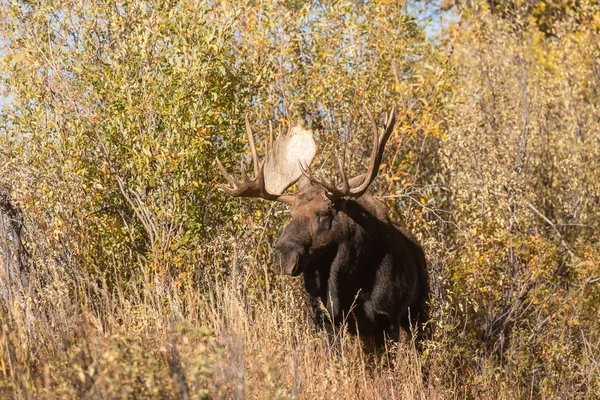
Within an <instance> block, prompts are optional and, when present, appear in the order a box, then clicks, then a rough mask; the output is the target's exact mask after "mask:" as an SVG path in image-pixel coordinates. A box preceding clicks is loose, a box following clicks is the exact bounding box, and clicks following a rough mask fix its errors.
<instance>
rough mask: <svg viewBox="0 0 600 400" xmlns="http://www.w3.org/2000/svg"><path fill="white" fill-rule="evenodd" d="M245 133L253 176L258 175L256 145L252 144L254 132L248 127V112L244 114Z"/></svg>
mask: <svg viewBox="0 0 600 400" xmlns="http://www.w3.org/2000/svg"><path fill="white" fill-rule="evenodd" d="M245 119H246V133H247V134H248V144H249V145H250V151H251V152H252V161H253V162H254V176H258V168H259V166H258V164H259V162H258V154H257V153H256V146H255V145H254V134H253V133H252V128H251V127H250V121H248V114H246V118H245Z"/></svg>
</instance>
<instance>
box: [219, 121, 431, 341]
mask: <svg viewBox="0 0 600 400" xmlns="http://www.w3.org/2000/svg"><path fill="white" fill-rule="evenodd" d="M366 111H367V114H368V117H369V119H370V123H371V126H372V130H373V147H372V151H371V159H370V162H369V167H368V170H367V172H366V173H365V174H362V175H358V176H356V177H354V178H351V179H348V178H347V176H346V172H345V170H344V164H343V162H340V161H339V160H338V168H339V174H340V178H341V179H340V181H341V182H340V183H339V184H335V183H334V182H333V181H332V180H326V179H323V178H320V177H317V176H315V175H314V174H313V172H312V171H311V169H310V163H311V161H312V159H313V158H314V156H315V154H316V145H315V142H314V139H313V135H312V132H311V131H308V130H305V129H303V128H301V127H299V126H296V127H294V128H292V129H291V130H290V132H289V133H288V134H287V135H286V136H284V137H282V138H281V137H280V138H278V140H277V141H276V142H275V143H273V137H272V134H271V140H270V143H271V146H270V147H271V149H270V151H268V154H267V156H266V157H265V158H264V159H263V160H259V159H258V156H257V151H256V147H255V143H254V135H253V133H252V129H251V128H250V124H249V122H248V119H247V118H246V130H247V134H248V141H249V146H250V150H251V153H252V160H253V163H254V173H255V177H254V178H249V177H248V175H247V174H246V172H245V168H244V166H243V165H242V171H241V172H242V179H241V180H237V179H235V178H234V177H232V176H231V175H230V174H229V173H228V172H227V171H226V170H225V168H224V167H223V165H222V164H221V162H220V161H219V160H218V159H217V166H218V167H219V169H220V171H221V173H222V174H223V176H224V177H225V178H226V179H227V182H228V184H227V185H221V188H222V189H223V190H224V191H225V192H226V193H228V194H229V195H231V196H234V197H259V198H263V199H266V200H272V201H279V202H283V203H285V204H288V205H289V206H290V207H291V220H290V222H289V223H288V224H287V226H286V227H285V228H284V229H283V233H282V235H281V237H280V238H279V239H278V240H277V242H276V244H275V258H276V262H275V266H274V268H273V269H274V270H275V272H279V273H282V274H287V275H292V276H298V275H300V274H303V275H304V285H305V288H306V291H307V292H308V293H309V295H310V297H311V304H312V307H313V309H314V314H313V315H314V318H315V323H316V324H317V325H318V326H322V324H323V323H326V324H330V323H333V324H339V323H341V322H347V323H348V325H347V326H348V329H349V331H351V332H353V333H358V334H359V335H360V336H361V337H363V338H372V339H374V340H375V342H376V343H378V344H381V343H383V340H384V338H385V337H388V338H391V339H393V340H398V339H399V335H400V330H399V327H402V328H403V329H404V330H406V331H407V332H408V333H409V334H410V331H411V326H412V327H414V328H415V329H416V332H417V333H419V334H420V333H421V332H422V328H423V325H424V323H425V322H426V320H427V318H428V313H427V300H428V297H429V279H428V273H427V269H426V262H425V255H424V253H423V249H422V248H421V246H420V245H419V244H418V242H417V240H416V239H415V238H414V236H413V235H411V234H410V233H409V232H407V231H406V230H405V229H403V228H402V227H400V226H398V225H396V224H394V223H393V222H392V221H391V220H390V218H389V217H388V214H387V209H386V207H385V205H383V204H382V203H381V202H380V201H378V200H377V199H376V198H375V197H374V196H373V195H371V194H370V193H369V192H368V191H367V189H368V188H369V185H370V184H371V182H372V181H373V180H374V179H375V177H376V176H377V173H378V171H379V166H380V164H381V161H382V157H383V150H384V148H385V144H386V142H387V140H388V139H389V137H390V135H391V133H392V131H393V128H394V124H395V121H396V117H395V113H394V110H393V109H392V111H391V112H390V113H389V115H386V118H385V126H384V130H383V134H382V135H379V133H378V128H377V123H376V121H375V119H374V118H373V115H372V114H371V113H370V112H369V110H368V109H367V110H366ZM296 182H298V185H297V187H298V192H297V194H295V195H284V194H283V192H284V191H285V190H286V189H288V188H289V187H290V186H292V185H293V184H294V183H296ZM319 302H322V304H323V305H325V307H324V309H325V310H326V311H327V314H328V315H325V314H324V312H323V311H321V310H322V309H323V307H319V305H320V304H319ZM325 316H326V318H325ZM419 336H420V335H419ZM417 339H418V337H417Z"/></svg>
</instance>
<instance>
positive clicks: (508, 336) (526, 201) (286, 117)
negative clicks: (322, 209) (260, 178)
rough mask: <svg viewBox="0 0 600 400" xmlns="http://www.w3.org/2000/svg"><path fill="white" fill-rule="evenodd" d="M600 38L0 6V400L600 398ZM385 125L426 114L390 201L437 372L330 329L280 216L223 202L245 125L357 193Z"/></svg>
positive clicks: (365, 20) (154, 4)
mask: <svg viewBox="0 0 600 400" xmlns="http://www.w3.org/2000/svg"><path fill="white" fill-rule="evenodd" d="M559 3H560V4H559ZM432 11H433V12H434V14H435V15H439V14H438V13H441V15H443V16H444V17H445V18H447V21H449V22H446V23H443V24H441V25H438V23H437V22H430V25H429V27H425V26H426V25H427V21H425V20H424V19H423V18H422V15H425V14H427V13H431V12H432ZM432 26H433V27H434V28H435V29H432ZM426 33H428V35H427V34H426ZM599 34H600V6H598V4H597V2H593V1H592V2H586V1H581V2H564V4H563V3H561V2H555V1H545V0H544V1H538V2H530V1H525V2H520V1H483V0H482V1H469V2H462V1H457V2H443V4H442V5H441V7H440V5H439V4H438V3H437V2H425V3H421V2H416V3H415V2H408V3H405V2H404V1H389V0H378V1H315V2H303V1H272V2H270V1H267V2H256V1H249V0H241V1H235V2H229V1H221V2H215V1H205V0H195V1H170V2H165V1H147V2H146V1H133V2H120V1H116V2H113V1H109V2H92V1H88V0H81V1H35V2H29V1H27V2H26V1H6V2H2V3H0V66H1V67H0V92H1V93H0V265H2V269H1V272H0V397H2V398H5V397H6V398H80V397H87V398H90V397H91V398H95V397H102V398H128V397H133V398H244V397H252V398H368V399H371V398H481V399H488V398H507V399H513V398H595V397H596V396H597V393H598V392H600V368H599V367H600V366H599V363H600V354H599V351H600V349H599V347H598V346H599V345H600V335H599V333H598V332H600V325H599V323H598V321H599V320H600V314H599V311H598V310H599V309H600V275H599V272H600V242H599V241H598V232H599V231H600V212H599V210H600V40H599ZM364 105H367V107H369V109H370V110H372V111H373V112H374V113H376V115H381V114H380V112H382V111H385V110H387V109H388V108H389V107H392V106H395V107H396V108H397V109H398V110H399V112H400V113H401V114H402V115H403V116H404V117H403V123H402V124H399V125H398V126H397V127H396V130H395V132H394V133H393V134H392V137H391V138H390V140H389V142H388V145H387V148H386V152H385V155H384V160H383V163H382V166H381V169H380V171H379V176H378V178H377V180H376V181H375V182H374V184H373V185H372V190H373V192H374V193H375V195H376V196H378V197H379V198H380V199H382V201H384V202H385V204H386V205H387V206H388V207H389V209H390V215H391V217H392V219H393V220H394V221H396V222H398V223H400V224H402V225H405V226H406V227H408V228H409V229H410V230H411V231H412V232H414V233H415V234H416V236H417V237H418V238H419V240H420V242H421V243H422V244H423V246H424V248H425V251H426V255H427V259H428V264H429V271H430V277H431V287H432V300H431V310H432V312H431V314H432V319H431V322H430V328H431V332H432V336H431V338H430V340H428V341H427V343H426V344H425V346H424V348H425V349H424V351H423V352H422V353H418V352H417V351H415V349H414V346H413V344H412V343H410V342H409V341H403V342H400V343H396V344H393V343H390V345H389V348H388V349H387V350H386V351H385V352H384V353H383V354H372V353H369V352H368V351H366V350H365V349H364V348H363V346H362V345H361V343H360V341H359V340H358V339H357V338H355V337H353V336H351V335H347V334H346V332H345V331H344V330H343V329H341V330H340V331H339V332H335V335H334V336H335V337H334V340H332V338H331V337H327V335H325V334H324V333H319V332H315V331H314V330H313V328H312V325H311V324H310V322H309V320H310V318H309V315H308V314H307V313H308V311H307V310H308V308H307V307H306V304H305V302H306V298H305V294H304V291H303V288H302V283H301V282H299V281H297V280H296V279H293V278H286V277H280V276H275V275H273V274H272V273H271V272H270V266H271V264H272V245H273V243H274V240H275V239H276V238H277V236H278V235H279V234H280V232H281V229H282V226H283V224H284V223H285V221H286V220H287V218H288V216H287V215H286V212H285V211H286V209H285V207H283V206H282V205H277V204H269V203H267V202H261V201H250V200H243V199H242V200H239V199H231V198H229V197H227V196H226V195H224V194H223V193H222V192H221V191H219V190H218V189H217V184H218V183H220V182H221V181H222V178H221V177H220V175H219V171H218V169H217V168H216V164H215V161H214V160H215V158H216V157H217V156H218V157H219V159H221V160H222V161H223V162H224V164H225V165H226V166H228V167H231V168H230V170H237V165H238V164H239V159H240V157H242V158H243V157H244V156H245V158H246V159H247V160H249V156H248V155H247V154H246V153H247V149H248V148H247V144H246V139H245V135H244V132H245V127H244V119H245V117H246V116H248V118H249V120H250V122H251V123H252V126H253V127H254V129H255V131H256V134H257V137H258V139H259V140H258V143H257V146H258V150H259V152H261V151H264V149H265V147H266V144H267V141H268V136H269V131H270V130H273V132H274V133H275V134H276V135H277V134H278V132H281V131H285V130H286V129H287V128H288V127H289V126H290V125H293V124H296V123H302V124H304V125H306V126H308V127H310V128H311V129H313V130H314V131H315V134H316V140H317V142H318V145H319V148H320V151H319V153H318V155H317V159H316V160H315V162H314V164H313V165H314V166H319V167H320V168H322V172H321V173H322V174H326V173H330V174H332V175H333V174H335V172H336V170H335V168H333V166H334V163H333V162H332V160H331V158H332V155H333V154H336V155H337V156H338V157H343V158H344V159H345V161H346V165H347V168H348V169H349V170H350V172H355V171H359V170H361V168H362V167H363V164H364V162H365V160H367V159H368V156H369V149H370V146H369V140H370V130H369V121H368V118H366V116H365V112H364V107H363V106H364Z"/></svg>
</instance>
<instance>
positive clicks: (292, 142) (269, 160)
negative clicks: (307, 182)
mask: <svg viewBox="0 0 600 400" xmlns="http://www.w3.org/2000/svg"><path fill="white" fill-rule="evenodd" d="M246 133H247V134H248V144H249V146H250V152H251V153H252V162H253V164H254V178H250V177H248V175H247V174H246V168H245V166H244V164H243V163H242V166H241V171H240V172H241V173H242V179H241V180H236V179H235V178H233V177H232V176H231V175H230V174H229V173H227V171H226V170H225V168H224V167H223V164H221V161H220V160H219V159H218V158H217V166H218V167H219V170H220V171H221V173H222V174H223V176H224V177H225V179H227V183H228V184H227V185H219V186H220V187H221V189H223V190H224V191H225V192H226V193H227V194H229V195H230V196H234V197H259V198H262V199H265V200H277V201H280V202H283V203H287V204H291V203H293V201H294V196H283V195H282V193H283V192H284V191H285V190H286V189H287V188H288V187H290V186H291V185H293V184H294V183H295V182H296V181H297V180H298V178H300V176H302V171H301V170H300V169H299V168H300V167H299V166H298V162H305V163H307V164H310V162H311V161H312V159H313V158H314V156H315V153H316V145H315V143H314V139H313V137H312V132H310V131H306V130H304V129H302V128H300V127H294V128H292V129H291V130H290V132H289V134H288V135H287V136H285V137H283V138H278V140H276V141H275V143H273V136H272V132H271V138H270V143H271V149H270V151H269V152H268V153H267V156H266V157H265V158H264V159H263V160H259V158H258V154H257V152H256V146H255V143H254V134H253V133H252V129H251V128H250V122H248V117H246Z"/></svg>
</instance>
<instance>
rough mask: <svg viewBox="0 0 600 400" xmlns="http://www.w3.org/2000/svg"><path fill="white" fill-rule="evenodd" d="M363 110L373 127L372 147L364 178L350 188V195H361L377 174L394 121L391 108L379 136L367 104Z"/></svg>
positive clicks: (393, 110)
mask: <svg viewBox="0 0 600 400" xmlns="http://www.w3.org/2000/svg"><path fill="white" fill-rule="evenodd" d="M365 110H366V111H367V115H368V116H369V120H370V121H371V127H372V129H373V149H372V150H371V161H370V163H369V170H368V172H367V173H366V174H365V179H364V180H363V181H362V183H361V184H360V185H359V186H357V187H353V188H351V189H350V192H351V196H352V197H360V196H362V195H363V194H364V193H365V191H366V190H367V188H368V187H369V185H371V183H372V182H373V180H374V179H375V177H376V176H377V173H378V172H379V165H381V160H382V158H383V150H384V149H385V144H386V143H387V141H388V139H389V137H390V135H391V134H392V132H393V130H394V125H395V123H396V115H395V109H394V108H392V111H391V112H390V115H389V117H387V118H386V121H385V131H384V132H383V135H381V136H379V132H378V129H377V123H376V122H375V118H373V114H371V111H370V110H369V109H368V108H367V106H365Z"/></svg>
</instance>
